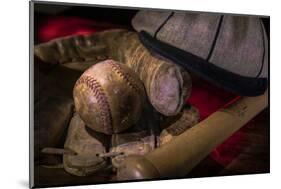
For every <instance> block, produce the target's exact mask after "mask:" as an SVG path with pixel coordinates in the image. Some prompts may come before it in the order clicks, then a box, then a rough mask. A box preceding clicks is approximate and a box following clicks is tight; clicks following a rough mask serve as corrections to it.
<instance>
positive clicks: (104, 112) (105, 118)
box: [75, 76, 113, 133]
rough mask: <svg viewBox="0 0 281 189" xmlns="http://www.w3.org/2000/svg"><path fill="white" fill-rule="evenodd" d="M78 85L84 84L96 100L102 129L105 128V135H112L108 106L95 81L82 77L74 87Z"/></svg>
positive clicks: (88, 77)
mask: <svg viewBox="0 0 281 189" xmlns="http://www.w3.org/2000/svg"><path fill="white" fill-rule="evenodd" d="M79 84H85V85H86V86H87V87H88V88H89V89H91V91H92V92H93V94H94V96H95V97H96V99H97V104H98V106H99V108H100V117H101V120H102V123H103V126H104V128H106V131H107V133H112V130H113V128H112V126H113V125H112V117H111V111H110V106H109V103H108V101H107V98H106V95H105V93H104V91H103V89H102V87H101V85H100V84H99V82H98V81H97V80H95V79H94V78H93V77H90V76H82V77H80V78H79V80H78V81H77V82H76V84H75V85H76V86H77V85H79Z"/></svg>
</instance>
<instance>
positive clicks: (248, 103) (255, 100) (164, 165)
mask: <svg viewBox="0 0 281 189" xmlns="http://www.w3.org/2000/svg"><path fill="white" fill-rule="evenodd" d="M267 105H268V92H266V93H265V94H263V95H261V96H257V97H241V98H240V99H238V100H237V101H235V102H233V103H231V104H230V105H228V106H226V107H224V108H222V109H220V110H218V111H217V112H215V113H213V114H212V115H210V116H209V117H208V118H206V119H205V120H203V121H201V122H200V123H198V124H197V125H196V126H194V127H192V128H191V129H188V130H187V131H185V132H184V133H182V134H181V135H179V136H177V137H175V139H173V140H172V141H171V142H169V143H167V144H166V145H165V146H163V147H160V148H158V149H156V150H154V151H152V152H151V153H148V154H146V155H145V156H131V157H130V156H129V157H128V158H127V159H126V161H124V165H123V166H121V167H120V169H119V170H118V173H117V177H118V179H120V180H132V179H152V178H165V177H166V178H167V177H169V178H171V177H182V176H184V175H186V174H187V173H188V172H190V171H191V170H192V168H194V167H195V166H196V165H197V164H198V163H199V162H200V161H201V160H203V159H204V158H205V157H206V156H207V155H208V154H209V153H210V152H211V151H212V150H213V149H214V148H216V147H217V146H218V145H220V144H221V143H223V142H224V141H225V140H226V139H227V138H229V137H230V136H231V135H232V134H233V133H235V132H236V131H237V130H238V129H240V128H241V127H242V126H243V125H245V124H246V123H247V122H248V121H250V120H251V119H252V118H253V117H255V116H256V115H257V114H258V113H260V112H261V111H262V110H263V109H265V108H266V107H267Z"/></svg>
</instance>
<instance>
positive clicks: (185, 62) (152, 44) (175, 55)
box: [139, 31, 267, 96]
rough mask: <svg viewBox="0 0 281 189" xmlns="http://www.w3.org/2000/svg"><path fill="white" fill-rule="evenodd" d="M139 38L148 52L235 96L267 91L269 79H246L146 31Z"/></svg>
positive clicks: (253, 94) (254, 94) (259, 93)
mask: <svg viewBox="0 0 281 189" xmlns="http://www.w3.org/2000/svg"><path fill="white" fill-rule="evenodd" d="M139 38H140V41H141V42H142V43H143V45H144V46H145V47H146V48H147V49H148V50H150V51H152V52H154V53H157V54H159V55H161V56H163V57H165V58H167V59H169V60H171V61H172V62H174V63H176V64H178V65H180V66H182V67H183V68H185V69H187V70H188V71H191V72H193V73H194V74H196V75H198V76H199V77H201V78H203V79H205V80H207V81H209V82H210V83H212V84H215V85H217V86H219V87H222V88H224V89H225V90H228V91H230V92H233V93H234V94H237V95H240V96H258V95H261V94H263V93H264V92H265V91H266V89H267V78H254V77H245V76H241V75H238V74H235V73H232V72H230V71H228V70H225V69H222V68H220V67H218V66H216V65H214V64H212V63H210V62H208V61H206V60H204V59H203V58H200V57H198V56H196V55H193V54H191V53H189V52H186V51H184V50H181V49H179V48H176V47H173V46H171V45H169V44H167V43H164V42H161V41H159V40H157V39H155V38H153V37H152V36H150V35H149V34H148V33H147V32H145V31H141V32H140V33H139ZM241 69H242V68H241Z"/></svg>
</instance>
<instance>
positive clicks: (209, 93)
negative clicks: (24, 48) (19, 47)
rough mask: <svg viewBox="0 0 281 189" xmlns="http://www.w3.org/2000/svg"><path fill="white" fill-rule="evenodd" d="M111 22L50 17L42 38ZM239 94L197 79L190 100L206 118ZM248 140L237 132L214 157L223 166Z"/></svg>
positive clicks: (82, 31) (91, 30) (105, 26)
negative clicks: (242, 143)
mask: <svg viewBox="0 0 281 189" xmlns="http://www.w3.org/2000/svg"><path fill="white" fill-rule="evenodd" d="M116 27H117V26H113V25H111V24H105V23H98V22H96V21H93V20H88V19H84V18H83V19H81V18H78V17H59V16H55V17H49V18H48V19H47V20H46V21H45V22H44V23H43V25H42V27H40V28H39V30H38V36H39V40H40V41H42V42H45V41H49V40H51V39H54V38H57V37H63V36H69V35H76V34H90V33H94V32H97V31H102V30H105V29H110V28H116ZM235 98H236V96H235V95H233V94H231V93H229V92H226V91H224V90H223V89H220V88H217V87H215V86H213V85H210V84H209V83H207V82H204V81H201V80H197V81H195V82H194V83H193V87H192V92H191V96H190V98H189V99H187V103H189V104H192V105H194V106H195V107H197V108H198V110H199V112H200V120H201V121H202V120H203V119H205V118H206V117H208V116H209V115H210V114H212V113H213V112H215V111H217V110H218V109H219V108H221V107H223V106H224V105H226V104H228V103H229V102H231V101H232V100H233V99H235ZM244 140H245V136H244V135H243V133H240V132H236V133H235V134H234V135H233V136H232V137H230V138H229V139H228V140H226V141H225V142H224V143H223V144H222V145H220V146H219V147H217V148H216V149H215V150H214V151H213V152H212V153H211V155H210V156H211V157H212V158H213V159H214V160H215V161H217V162H218V163H220V164H221V165H223V166H226V165H227V164H228V163H230V162H231V161H232V160H233V159H234V158H235V157H237V155H239V153H240V150H241V149H239V148H237V147H238V146H239V145H238V144H239V143H241V142H243V141H244Z"/></svg>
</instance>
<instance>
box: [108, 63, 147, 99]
mask: <svg viewBox="0 0 281 189" xmlns="http://www.w3.org/2000/svg"><path fill="white" fill-rule="evenodd" d="M108 63H109V64H110V65H111V66H112V68H113V69H114V70H115V72H116V73H117V74H119V75H120V76H121V77H122V78H123V79H124V80H125V81H126V82H127V84H128V85H129V86H130V87H131V88H133V90H135V91H136V92H137V93H138V94H141V93H142V89H141V88H140V87H139V86H138V84H137V83H136V82H135V80H134V79H133V78H132V77H131V76H130V75H129V74H128V73H124V72H123V71H122V69H121V67H120V65H119V64H118V63H115V62H112V61H109V62H108Z"/></svg>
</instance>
